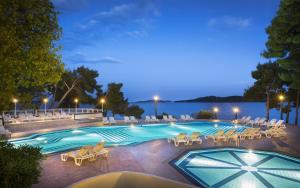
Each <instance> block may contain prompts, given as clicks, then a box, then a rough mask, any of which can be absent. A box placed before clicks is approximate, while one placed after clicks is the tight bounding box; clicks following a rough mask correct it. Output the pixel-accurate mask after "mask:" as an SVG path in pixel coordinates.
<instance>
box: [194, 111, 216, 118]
mask: <svg viewBox="0 0 300 188" xmlns="http://www.w3.org/2000/svg"><path fill="white" fill-rule="evenodd" d="M213 118H214V113H213V112H210V111H200V112H198V113H197V119H213Z"/></svg>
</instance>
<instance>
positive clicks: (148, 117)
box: [145, 116, 153, 123]
mask: <svg viewBox="0 0 300 188" xmlns="http://www.w3.org/2000/svg"><path fill="white" fill-rule="evenodd" d="M145 122H148V123H151V122H153V120H152V119H151V117H150V116H145Z"/></svg>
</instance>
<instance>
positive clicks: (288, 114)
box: [285, 100, 291, 124]
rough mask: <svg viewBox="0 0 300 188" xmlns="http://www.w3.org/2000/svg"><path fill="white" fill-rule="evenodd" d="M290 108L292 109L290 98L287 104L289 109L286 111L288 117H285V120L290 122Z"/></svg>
mask: <svg viewBox="0 0 300 188" xmlns="http://www.w3.org/2000/svg"><path fill="white" fill-rule="evenodd" d="M290 109H291V101H290V100H288V104H287V111H286V117H285V122H286V123H287V124H288V123H289V121H290Z"/></svg>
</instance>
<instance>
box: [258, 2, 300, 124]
mask: <svg viewBox="0 0 300 188" xmlns="http://www.w3.org/2000/svg"><path fill="white" fill-rule="evenodd" d="M299 28H300V1H299V0H282V1H281V3H280V7H279V10H278V11H277V14H276V16H275V17H274V18H273V20H272V22H271V25H270V26H269V27H268V28H267V29H266V32H267V34H268V40H267V42H266V50H265V51H264V53H263V56H264V57H266V58H273V59H275V60H276V62H277V63H278V64H279V65H280V67H282V68H283V69H284V70H285V72H283V73H281V75H280V78H281V79H282V80H284V81H285V82H288V86H289V87H290V88H292V89H296V90H297V95H296V99H295V101H296V120H295V124H297V123H298V110H299V95H300V50H299V49H300V29H299Z"/></svg>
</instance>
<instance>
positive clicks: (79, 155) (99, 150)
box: [60, 142, 109, 166]
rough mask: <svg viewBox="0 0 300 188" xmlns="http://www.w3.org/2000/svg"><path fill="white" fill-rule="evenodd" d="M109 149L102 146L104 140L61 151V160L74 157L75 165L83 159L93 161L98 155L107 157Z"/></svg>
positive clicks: (79, 163)
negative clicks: (73, 149)
mask: <svg viewBox="0 0 300 188" xmlns="http://www.w3.org/2000/svg"><path fill="white" fill-rule="evenodd" d="M108 153H109V151H108V150H107V149H105V148H104V142H100V143H98V144H96V145H95V146H84V147H81V148H80V149H79V150H76V151H71V152H67V153H63V154H61V155H60V157H61V160H62V161H67V160H68V159H69V158H72V159H74V162H75V165H77V166H81V164H82V162H83V161H84V160H89V161H95V160H96V159H97V158H98V157H103V158H108Z"/></svg>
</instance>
